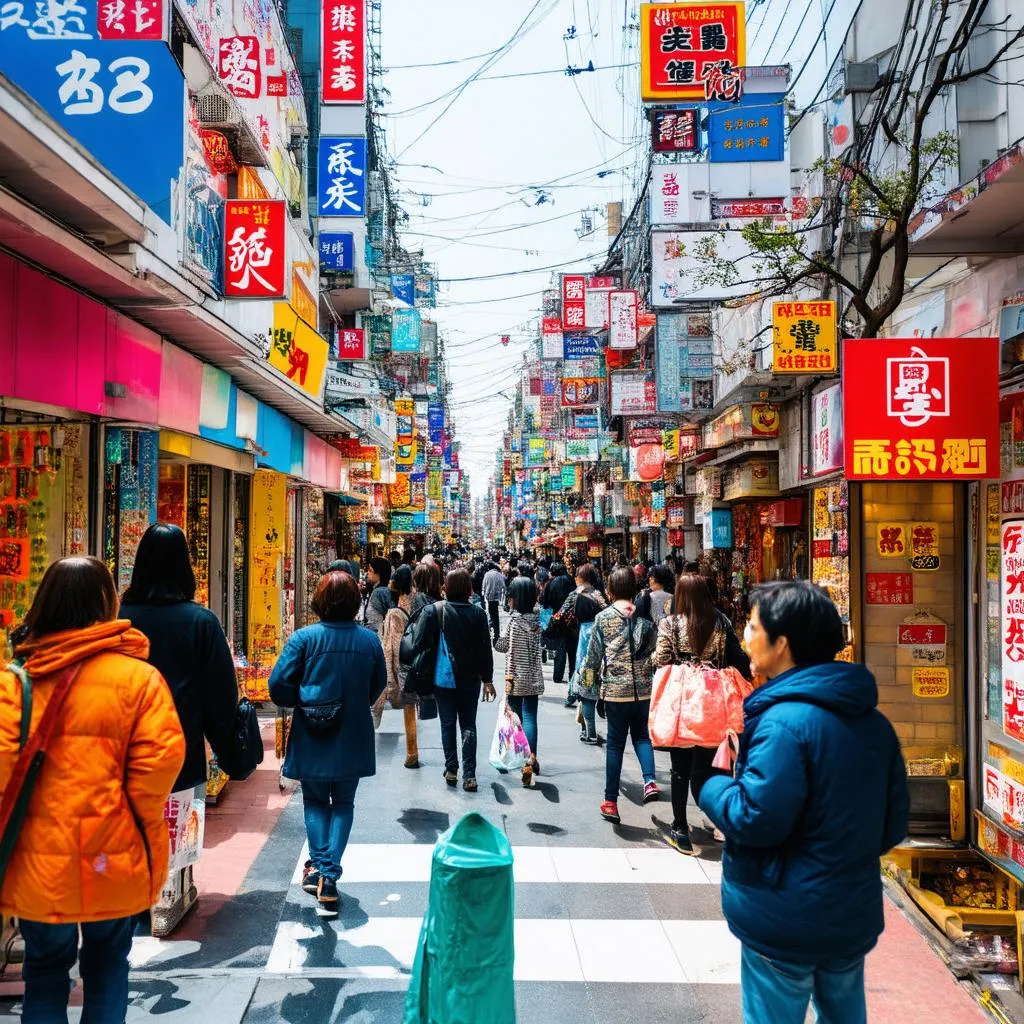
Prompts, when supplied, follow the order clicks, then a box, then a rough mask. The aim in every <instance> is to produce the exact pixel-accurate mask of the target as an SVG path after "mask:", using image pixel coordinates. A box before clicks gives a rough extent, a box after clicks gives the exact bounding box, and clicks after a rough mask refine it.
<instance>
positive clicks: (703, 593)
mask: <svg viewBox="0 0 1024 1024" xmlns="http://www.w3.org/2000/svg"><path fill="white" fill-rule="evenodd" d="M675 611H676V615H682V616H683V617H684V618H685V619H686V638H687V640H689V642H690V650H691V651H693V653H694V656H695V657H698V658H699V657H700V656H701V655H702V654H703V653H704V648H705V647H707V645H708V642H709V641H710V640H711V634H712V633H714V631H715V623H716V622H717V621H718V613H717V612H716V611H715V604H714V602H713V601H712V600H711V591H710V590H708V585H707V582H706V580H705V579H704V577H703V576H698V575H697V574H696V573H683V575H682V576H680V577H679V582H678V583H677V584H676V598H675Z"/></svg>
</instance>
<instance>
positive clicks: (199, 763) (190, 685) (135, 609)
mask: <svg viewBox="0 0 1024 1024" xmlns="http://www.w3.org/2000/svg"><path fill="white" fill-rule="evenodd" d="M195 596H196V578H195V573H194V572H193V569H192V560H191V557H190V556H189V550H188V541H187V540H186V538H185V534H184V533H183V532H182V531H181V530H180V529H179V528H178V527H177V526H172V525H169V524H167V523H154V524H153V525H152V526H150V527H149V529H147V530H146V532H145V533H144V534H143V535H142V539H141V540H140V541H139V547H138V550H137V551H136V553H135V564H134V566H133V567H132V578H131V583H130V584H129V585H128V589H127V590H126V591H125V593H124V597H123V599H122V603H121V612H120V615H121V618H124V619H127V620H128V621H129V622H130V623H131V624H132V625H133V626H134V627H135V628H136V629H137V630H139V632H141V633H142V634H143V635H144V636H145V637H146V639H147V640H148V641H149V658H148V660H149V663H150V664H151V665H152V666H153V667H154V668H155V669H156V670H157V671H158V672H159V673H160V674H161V675H162V676H163V677H164V679H165V680H166V681H167V685H168V686H169V687H170V688H171V696H172V697H173V698H174V706H175V708H176V709H177V712H178V719H179V720H180V722H181V727H182V729H183V731H184V733H185V763H184V765H183V766H182V769H181V772H180V773H179V774H178V778H177V779H176V780H175V783H174V789H173V790H172V796H173V797H174V799H175V800H176V801H177V802H178V803H179V804H180V805H181V806H182V807H184V808H185V810H184V815H185V816H187V815H188V814H190V813H191V812H190V811H189V808H190V807H191V806H193V805H195V804H205V802H206V778H207V760H206V741H207V740H208V741H209V743H210V746H211V747H212V748H213V752H214V754H218V753H220V752H223V751H224V750H225V749H226V748H227V746H228V744H229V742H230V738H231V732H232V729H233V728H234V722H235V713H236V710H237V708H238V680H237V677H236V675H235V663H234V659H233V658H232V656H231V648H230V647H228V641H227V638H226V637H225V636H224V630H223V629H222V628H221V624H220V622H219V621H218V619H217V616H216V615H214V614H213V612H211V611H210V610H209V609H208V608H204V607H203V606H202V605H200V604H196V602H195ZM200 840H201V837H200ZM201 855H202V849H201V846H200V845H199V844H197V848H196V849H195V851H194V852H193V853H190V854H189V855H188V856H187V857H185V858H182V856H181V855H180V854H178V855H177V857H176V858H175V860H174V864H173V867H172V869H171V877H170V878H169V879H168V885H166V886H165V887H164V890H163V891H169V892H171V893H175V894H177V895H176V896H172V897H171V898H170V899H165V898H163V897H161V899H160V902H159V903H158V904H157V905H156V906H155V907H154V908H153V911H152V927H153V931H154V932H155V933H157V934H160V935H166V934H167V933H168V932H169V931H171V930H172V929H173V928H174V927H175V926H176V925H177V924H178V922H179V921H180V920H181V919H182V917H183V916H184V915H185V913H186V911H188V910H189V909H190V908H191V907H192V906H193V905H194V904H195V902H196V899H197V893H196V887H195V885H194V884H193V881H192V872H193V869H194V867H195V865H196V864H197V863H198V861H199V858H200V856H201Z"/></svg>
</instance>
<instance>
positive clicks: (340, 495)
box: [324, 491, 370, 505]
mask: <svg viewBox="0 0 1024 1024" xmlns="http://www.w3.org/2000/svg"><path fill="white" fill-rule="evenodd" d="M324 494H329V495H330V496H331V497H332V498H337V499H338V504H340V505H369V504H370V499H369V498H367V497H364V496H363V495H362V494H356V493H354V492H353V491H324Z"/></svg>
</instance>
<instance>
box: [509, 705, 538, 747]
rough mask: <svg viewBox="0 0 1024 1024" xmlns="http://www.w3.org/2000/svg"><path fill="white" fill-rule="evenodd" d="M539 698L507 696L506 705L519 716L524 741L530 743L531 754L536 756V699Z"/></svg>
mask: <svg viewBox="0 0 1024 1024" xmlns="http://www.w3.org/2000/svg"><path fill="white" fill-rule="evenodd" d="M539 699H540V698H539V697H537V696H536V695H534V696H533V697H509V699H508V706H509V707H510V708H511V709H512V710H513V711H514V712H515V714H517V715H518V716H519V721H520V722H522V723H523V732H525V733H526V741H527V743H529V744H530V750H531V751H533V756H534V757H536V756H537V701H538V700H539Z"/></svg>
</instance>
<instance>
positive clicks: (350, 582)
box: [310, 572, 362, 622]
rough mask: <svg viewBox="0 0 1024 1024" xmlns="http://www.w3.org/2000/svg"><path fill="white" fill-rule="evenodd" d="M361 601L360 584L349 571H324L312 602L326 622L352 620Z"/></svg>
mask: <svg viewBox="0 0 1024 1024" xmlns="http://www.w3.org/2000/svg"><path fill="white" fill-rule="evenodd" d="M361 603H362V600H361V598H360V596H359V584H358V583H356V581H355V580H354V579H352V577H351V576H349V574H348V573H347V572H328V573H324V575H323V576H321V577H320V582H319V583H318V584H317V585H316V593H314V594H313V600H312V601H311V602H310V604H311V605H312V607H313V611H315V612H316V614H317V615H318V616H319V617H320V618H321V619H322V620H323V621H324V622H351V621H352V620H353V619H354V618H355V617H356V612H357V611H359V605H360V604H361Z"/></svg>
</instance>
